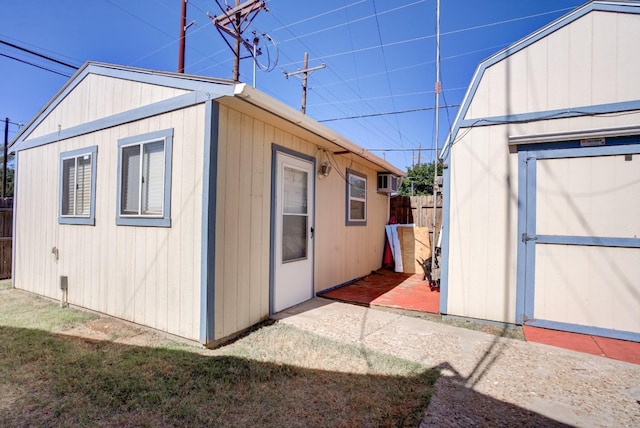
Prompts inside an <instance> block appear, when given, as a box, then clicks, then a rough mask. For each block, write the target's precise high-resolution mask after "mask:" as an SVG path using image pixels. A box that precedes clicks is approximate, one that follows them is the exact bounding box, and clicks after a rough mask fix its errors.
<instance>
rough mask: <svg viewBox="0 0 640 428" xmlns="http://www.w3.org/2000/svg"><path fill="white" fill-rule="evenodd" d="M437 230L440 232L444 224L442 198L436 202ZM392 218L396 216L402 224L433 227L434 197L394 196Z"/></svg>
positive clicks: (392, 198) (392, 199) (439, 197)
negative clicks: (442, 223) (441, 225)
mask: <svg viewBox="0 0 640 428" xmlns="http://www.w3.org/2000/svg"><path fill="white" fill-rule="evenodd" d="M436 202H437V206H436V230H437V231H439V230H440V224H441V222H442V196H441V195H439V196H438V199H437V200H436ZM391 216H395V218H396V221H397V222H398V223H400V224H415V225H416V226H419V227H428V228H429V231H430V232H431V229H432V225H433V195H426V196H393V197H391Z"/></svg>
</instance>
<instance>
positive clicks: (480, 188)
mask: <svg viewBox="0 0 640 428" xmlns="http://www.w3.org/2000/svg"><path fill="white" fill-rule="evenodd" d="M638 52H640V4H639V3H638V2H631V1H593V2H590V3H587V4H585V5H583V6H582V7H580V8H578V9H576V10H574V11H573V12H571V13H569V14H567V15H566V16H564V17H562V18H560V19H558V20H556V21H555V22H553V23H551V24H549V25H548V26H546V27H544V28H542V29H540V30H538V31H536V32H535V33H533V34H531V35H529V36H528V37H526V38H524V39H522V40H520V41H518V42H516V43H514V44H513V45H511V46H509V47H508V48H506V49H504V50H503V51H501V52H498V53H497V54H495V55H493V56H491V57H490V58H488V59H487V60H485V61H484V62H482V63H481V64H480V65H479V67H478V68H477V71H476V73H475V75H474V77H473V80H472V82H471V84H470V86H469V89H468V91H467V93H466V95H465V98H464V100H463V103H462V105H461V108H460V110H459V113H458V115H457V117H456V120H455V124H454V126H453V129H452V131H451V133H450V135H449V137H448V140H447V142H446V145H445V147H444V150H443V152H442V155H443V162H444V163H445V164H446V167H447V169H445V174H444V214H443V219H444V220H443V228H444V231H443V244H442V246H443V253H442V254H443V260H442V262H443V263H442V284H441V305H440V308H441V311H442V312H443V313H445V314H449V315H455V316H461V317H469V318H477V319H483V320H491V321H495V322H499V323H509V324H524V325H530V326H537V327H544V328H550V329H556V330H563V331H571V332H577V333H587V334H593V335H599V336H606V337H612V338H618V339H626V340H631V341H636V342H637V341H640V316H639V315H638V314H640V74H639V73H638V70H639V67H640V56H639V55H638Z"/></svg>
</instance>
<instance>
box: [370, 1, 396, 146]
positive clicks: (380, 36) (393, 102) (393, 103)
mask: <svg viewBox="0 0 640 428" xmlns="http://www.w3.org/2000/svg"><path fill="white" fill-rule="evenodd" d="M371 4H372V5H373V12H374V15H375V17H376V29H377V30H378V41H379V42H380V46H382V45H383V43H382V32H381V31H380V21H379V20H378V9H377V8H376V0H371ZM380 50H381V51H382V63H383V65H384V69H385V71H386V74H385V76H386V78H387V87H388V88H389V94H391V107H392V108H393V110H394V111H395V110H396V99H395V97H394V96H393V88H392V87H391V78H390V77H389V66H388V64H387V55H386V54H385V51H384V48H381V49H380ZM393 118H394V119H395V121H396V129H397V130H398V137H399V138H400V145H401V146H402V145H404V144H403V141H402V132H400V121H399V120H398V116H397V115H394V116H393Z"/></svg>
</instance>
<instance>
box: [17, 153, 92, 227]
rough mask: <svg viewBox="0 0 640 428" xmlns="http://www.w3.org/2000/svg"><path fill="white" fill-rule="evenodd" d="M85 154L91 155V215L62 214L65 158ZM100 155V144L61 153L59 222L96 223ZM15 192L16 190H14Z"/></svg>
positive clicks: (90, 224)
mask: <svg viewBox="0 0 640 428" xmlns="http://www.w3.org/2000/svg"><path fill="white" fill-rule="evenodd" d="M84 155H91V183H90V184H91V188H90V190H89V191H90V195H89V198H90V199H89V216H88V217H80V216H66V217H63V216H62V191H63V189H62V183H63V182H64V181H63V180H64V177H63V173H64V168H63V167H62V163H63V162H64V160H65V159H73V158H78V157H81V156H84ZM97 157H98V146H90V147H84V148H82V149H77V150H70V151H68V152H62V153H60V171H59V182H58V223H59V224H78V225H89V226H95V224H96V162H97V159H96V158H97ZM14 194H15V192H14Z"/></svg>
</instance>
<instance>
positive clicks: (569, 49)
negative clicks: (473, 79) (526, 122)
mask: <svg viewBox="0 0 640 428" xmlns="http://www.w3.org/2000/svg"><path fill="white" fill-rule="evenodd" d="M639 50H640V15H631V14H622V13H611V12H592V13H590V14H588V15H586V16H584V17H582V18H580V19H578V20H576V21H574V22H572V23H571V24H569V25H567V26H565V27H563V28H561V29H559V30H557V31H555V32H554V33H552V34H550V35H548V36H547V37H545V38H543V39H541V40H539V41H537V42H535V43H533V44H532V45H530V46H528V47H526V48H525V49H523V50H521V51H519V52H517V53H515V54H513V55H511V56H509V57H507V58H505V59H503V60H502V61H500V62H498V63H496V64H494V65H492V66H490V67H488V68H487V69H486V70H485V72H484V75H483V76H482V79H481V81H480V83H479V85H478V88H477V91H476V94H475V96H474V97H473V100H472V101H471V103H470V107H469V109H468V111H467V114H466V117H465V119H474V118H482V117H492V116H502V115H508V114H517V113H526V112H536V111H545V110H556V109H563V108H567V107H582V106H588V105H597V104H606V103H613V102H621V101H632V100H638V99H640V80H639V79H637V78H636V76H637V70H638V67H639V66H640V57H638V55H637V52H638V51H639Z"/></svg>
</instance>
